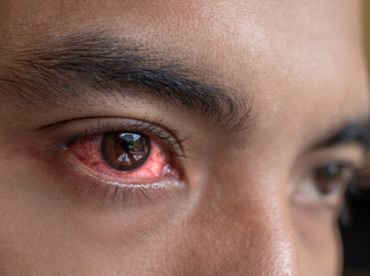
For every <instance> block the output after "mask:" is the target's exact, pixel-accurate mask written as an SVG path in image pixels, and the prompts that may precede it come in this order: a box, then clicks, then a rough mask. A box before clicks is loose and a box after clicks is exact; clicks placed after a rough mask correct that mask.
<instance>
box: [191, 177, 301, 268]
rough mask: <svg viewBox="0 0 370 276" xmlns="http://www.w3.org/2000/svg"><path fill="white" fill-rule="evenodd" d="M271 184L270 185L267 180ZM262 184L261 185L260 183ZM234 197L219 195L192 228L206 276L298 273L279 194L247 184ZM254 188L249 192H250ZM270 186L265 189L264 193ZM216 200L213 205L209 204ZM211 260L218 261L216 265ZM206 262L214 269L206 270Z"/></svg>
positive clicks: (292, 239)
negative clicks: (194, 229) (195, 235)
mask: <svg viewBox="0 0 370 276" xmlns="http://www.w3.org/2000/svg"><path fill="white" fill-rule="evenodd" d="M271 185H273V184H272V183H271ZM266 188H267V187H266ZM246 190H248V191H247V192H245V193H242V192H240V191H239V196H238V197H237V198H233V197H234V196H235V194H234V195H233V197H229V198H228V196H225V195H224V197H223V199H222V200H221V201H220V202H219V204H214V205H213V207H212V208H206V207H205V208H203V210H205V212H206V214H205V215H204V216H203V218H206V217H207V220H206V221H203V222H202V226H201V228H200V229H198V230H197V231H198V232H197V233H198V238H199V239H200V240H199V244H205V241H206V243H207V248H206V249H205V248H202V249H201V250H200V251H198V252H202V256H199V258H200V259H201V260H202V263H203V262H205V263H204V265H205V266H206V267H208V268H207V269H206V270H207V273H211V274H212V275H213V274H214V275H215V273H216V274H217V273H221V274H222V271H228V272H229V271H233V275H298V271H297V258H296V250H295V237H294V231H293V227H292V222H291V218H290V215H289V211H288V203H287V200H286V197H285V194H284V193H279V192H278V191H276V190H274V189H272V190H271V189H263V188H262V187H261V186H260V185H253V187H252V188H251V189H246ZM253 190H254V191H253ZM267 190H270V192H267ZM215 205H216V207H215ZM215 263H218V264H219V266H218V267H217V268H216V267H215V266H214V264H215ZM210 267H213V269H214V270H220V271H214V270H213V271H209V269H210Z"/></svg>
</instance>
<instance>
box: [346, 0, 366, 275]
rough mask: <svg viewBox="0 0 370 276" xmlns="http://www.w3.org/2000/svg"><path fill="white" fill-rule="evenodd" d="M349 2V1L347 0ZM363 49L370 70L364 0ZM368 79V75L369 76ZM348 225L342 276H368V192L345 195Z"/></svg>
mask: <svg viewBox="0 0 370 276" xmlns="http://www.w3.org/2000/svg"><path fill="white" fill-rule="evenodd" d="M349 1H350V0H349ZM364 25H365V49H366V54H367V62H368V67H369V68H370V0H364ZM369 77H370V74H369ZM347 202H348V205H349V208H348V210H349V217H350V223H349V225H348V226H343V225H341V233H342V239H343V246H344V272H343V275H344V276H370V190H369V191H366V190H362V191H360V192H358V194H357V195H353V194H350V195H347Z"/></svg>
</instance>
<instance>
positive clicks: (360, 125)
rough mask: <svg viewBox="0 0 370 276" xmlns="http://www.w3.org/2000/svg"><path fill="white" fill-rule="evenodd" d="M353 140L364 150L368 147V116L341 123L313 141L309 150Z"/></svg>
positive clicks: (369, 147)
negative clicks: (318, 139) (338, 126)
mask: <svg viewBox="0 0 370 276" xmlns="http://www.w3.org/2000/svg"><path fill="white" fill-rule="evenodd" d="M353 142H355V143H358V144H359V145H360V146H362V147H363V148H364V150H365V151H368V150H369V149H370V118H367V119H362V120H358V121H353V122H348V123H346V124H344V125H342V126H341V127H340V128H337V129H335V130H334V131H331V132H330V133H329V134H328V135H326V136H325V137H324V138H323V139H321V140H320V141H319V142H317V143H315V144H314V145H313V146H312V147H311V148H310V150H317V149H323V148H329V147H335V146H339V145H344V144H349V143H353Z"/></svg>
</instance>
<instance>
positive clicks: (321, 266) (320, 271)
mask: <svg viewBox="0 0 370 276" xmlns="http://www.w3.org/2000/svg"><path fill="white" fill-rule="evenodd" d="M291 214H292V219H293V221H294V229H295V237H296V246H297V252H298V258H299V266H300V270H299V271H300V272H301V275H302V276H306V275H307V276H309V275H327V276H336V275H339V272H340V269H341V267H340V266H341V264H342V247H341V239H340V235H339V230H338V226H337V223H336V218H337V214H336V212H335V211H333V210H328V209H325V207H314V206H309V207H308V206H294V208H292V212H291Z"/></svg>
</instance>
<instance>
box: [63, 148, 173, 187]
mask: <svg viewBox="0 0 370 276" xmlns="http://www.w3.org/2000/svg"><path fill="white" fill-rule="evenodd" d="M151 148H152V149H151V153H150V156H149V158H148V160H147V161H146V162H145V163H144V164H143V165H142V166H141V167H140V168H138V169H136V170H133V171H128V172H120V171H117V170H114V169H113V168H111V167H110V166H109V165H108V164H107V163H106V162H105V160H104V159H103V156H102V154H101V152H100V143H99V141H91V142H86V143H83V144H80V145H73V146H71V147H69V148H68V151H69V153H70V154H71V155H72V156H73V157H74V158H76V159H77V160H78V161H79V162H81V163H82V164H83V165H85V166H86V167H88V168H89V169H91V170H93V171H95V172H98V173H101V174H104V175H106V176H110V177H116V178H123V179H130V180H135V179H138V180H139V179H151V178H155V177H158V176H160V175H161V174H163V173H165V171H166V169H168V168H169V167H170V164H169V160H168V158H167V156H166V152H164V151H163V150H162V149H161V148H160V146H159V145H158V144H157V143H155V142H153V141H152V147H151Z"/></svg>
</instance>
